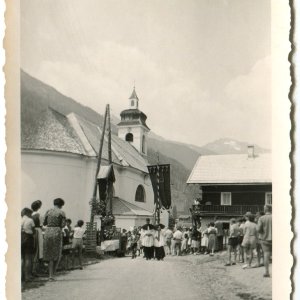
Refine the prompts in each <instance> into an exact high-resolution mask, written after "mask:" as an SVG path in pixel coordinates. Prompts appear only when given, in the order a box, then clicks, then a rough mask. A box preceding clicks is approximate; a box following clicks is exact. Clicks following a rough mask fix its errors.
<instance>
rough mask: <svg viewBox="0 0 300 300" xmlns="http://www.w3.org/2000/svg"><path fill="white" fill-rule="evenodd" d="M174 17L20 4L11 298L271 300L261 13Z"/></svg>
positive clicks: (122, 7) (179, 13)
mask: <svg viewBox="0 0 300 300" xmlns="http://www.w3.org/2000/svg"><path fill="white" fill-rule="evenodd" d="M171 2H172V3H171ZM171 2H170V1H148V2H147V3H146V2H143V1H142V2H140V1H135V0H125V1H117V2H115V1H107V0H101V1H95V0H91V1H88V2H82V1H78V0H74V1H73V2H68V1H67V2H66V1H61V0H56V1H49V0H46V1H42V2H39V1H38V2H36V1H32V0H29V1H27V2H26V4H24V3H21V14H20V17H21V19H20V21H21V26H20V28H21V33H22V35H21V36H22V38H21V43H20V44H21V47H20V50H21V53H20V54H21V59H20V61H21V64H20V66H19V69H18V72H17V74H18V78H19V79H18V84H19V85H18V87H17V90H18V92H19V104H18V105H19V106H18V107H19V112H20V118H19V122H20V124H19V123H17V125H18V126H19V128H18V130H19V131H20V135H19V136H17V138H16V139H17V140H18V141H17V142H18V143H16V145H18V155H19V156H20V157H19V160H15V162H16V163H18V162H20V163H19V169H20V170H19V176H18V184H19V185H20V189H19V191H20V192H19V194H18V195H16V196H15V197H13V198H10V199H12V200H10V199H9V200H8V201H7V203H8V204H9V205H12V204H13V203H14V202H13V201H18V205H16V206H13V207H14V214H15V215H14V216H15V220H17V221H15V223H17V229H16V232H17V235H18V238H17V241H18V245H17V247H15V248H10V249H15V250H16V252H17V254H16V255H14V257H16V258H17V259H19V261H20V264H19V265H18V267H16V268H15V270H14V271H15V274H14V276H16V274H17V280H18V282H17V283H16V284H17V287H18V288H16V289H15V292H18V293H19V294H18V296H15V297H12V298H15V299H17V298H18V297H19V298H20V297H21V298H22V299H23V300H27V299H28V300H29V299H30V300H38V299H45V300H52V299H53V300H54V299H86V300H90V299H91V300H92V299H95V298H99V297H101V298H105V299H107V300H115V299H120V298H121V299H130V300H140V299H147V300H152V299H157V300H159V299H161V300H181V299H190V300H194V299H202V300H224V299H226V300H227V299H229V300H247V299H253V300H271V299H272V296H274V295H273V294H272V287H273V286H272V280H273V285H274V280H275V276H278V273H276V272H275V270H276V264H278V263H279V260H278V257H277V256H275V254H276V253H277V254H278V252H276V251H275V250H277V248H276V249H275V246H274V245H275V241H276V239H275V238H274V227H276V226H279V225H280V224H281V225H282V223H281V221H282V219H281V218H278V217H277V215H276V219H274V220H275V221H274V222H273V220H272V210H273V212H274V216H275V212H276V211H278V205H279V204H280V203H281V202H282V203H283V202H288V201H287V200H286V199H285V198H283V197H279V196H278V190H279V188H278V182H280V181H278V180H277V181H274V168H275V167H278V168H279V165H280V164H279V163H278V164H276V166H274V161H275V159H274V153H277V152H278V151H279V150H278V149H277V148H275V149H274V145H273V143H272V138H273V135H272V131H271V129H272V122H271V120H272V115H271V112H272V95H271V93H270V87H271V83H272V82H271V79H272V77H271V69H272V68H271V67H272V59H271V50H270V49H271V48H270V43H271V25H270V24H271V23H270V22H271V21H270V4H269V3H268V1H263V2H260V1H256V0H255V1H254V2H253V3H252V2H251V3H252V4H251V5H250V4H249V3H248V2H247V1H244V0H241V1H238V2H230V1H229V2H228V1H219V2H211V1H192V0H187V1H185V2H184V3H183V2H182V1H179V0H174V1H171ZM14 126H15V124H14ZM272 147H273V148H272ZM276 151H277V152H276ZM277 165H278V166H277ZM280 169H282V167H280ZM274 182H276V186H275V185H274ZM12 189H16V187H15V186H12V187H11V186H9V191H10V190H12ZM275 191H276V193H277V194H276V193H275ZM273 198H274V199H273ZM279 198H280V199H279ZM15 208H16V209H15ZM274 218H275V217H274ZM281 225H280V226H281ZM272 227H273V230H272ZM9 239H11V237H10V236H8V240H9ZM8 243H10V240H9V241H8ZM274 249H275V250H274ZM277 251H278V250H277ZM281 259H284V257H281ZM287 259H288V257H287ZM9 272H12V271H11V269H9ZM10 274H11V273H10ZM10 274H9V276H12V275H10ZM9 276H8V278H11V277H9ZM7 282H8V283H9V284H10V285H15V283H14V281H12V279H10V280H7Z"/></svg>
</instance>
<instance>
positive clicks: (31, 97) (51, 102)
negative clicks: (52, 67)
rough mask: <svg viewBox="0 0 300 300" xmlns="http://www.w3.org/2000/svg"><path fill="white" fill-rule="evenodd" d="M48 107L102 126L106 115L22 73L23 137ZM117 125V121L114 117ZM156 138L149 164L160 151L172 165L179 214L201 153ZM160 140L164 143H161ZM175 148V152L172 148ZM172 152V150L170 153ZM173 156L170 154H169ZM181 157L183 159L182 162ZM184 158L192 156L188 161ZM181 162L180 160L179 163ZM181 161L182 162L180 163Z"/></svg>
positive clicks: (34, 127) (153, 161)
mask: <svg viewBox="0 0 300 300" xmlns="http://www.w3.org/2000/svg"><path fill="white" fill-rule="evenodd" d="M47 107H52V108H53V109H55V110H56V111H58V112H60V113H62V114H64V115H67V114H69V113H71V112H75V113H76V114H78V115H80V116H82V117H83V118H85V119H87V120H89V121H91V122H93V123H95V124H97V125H100V126H101V124H103V116H102V115H100V114H98V113H97V112H95V111H94V110H92V109H90V108H89V107H86V106H83V105H81V104H80V103H78V102H76V101H75V100H73V99H72V98H69V97H66V96H64V95H62V94H61V93H59V92H58V91H57V90H55V89H54V88H53V87H51V86H49V85H47V84H44V83H43V82H41V81H39V80H37V79H35V78H33V77H31V76H30V75H28V74H27V73H26V72H24V71H22V70H21V138H22V140H23V138H24V137H26V136H28V134H30V133H32V132H33V131H34V130H36V129H37V124H38V122H39V120H41V119H42V118H43V114H44V113H45V112H46V110H47ZM112 119H113V120H114V122H118V118H116V117H113V118H112ZM112 128H113V133H116V126H115V125H113V124H112ZM153 136H154V138H150V141H149V162H150V163H154V164H155V163H156V152H159V156H160V161H161V162H162V163H170V164H171V178H172V179H171V181H172V186H171V189H172V197H173V203H175V204H176V206H177V208H178V210H179V211H183V210H186V209H187V204H185V203H188V201H189V200H190V199H192V195H190V194H187V193H185V192H184V190H185V189H186V185H185V182H186V180H187V178H188V176H189V173H190V171H191V168H192V166H193V164H194V162H195V161H196V159H197V157H198V156H199V153H197V152H196V151H193V150H190V149H189V148H188V147H186V151H185V146H184V145H181V146H180V147H179V149H178V150H177V149H176V148H177V146H176V147H174V143H173V142H168V141H167V140H165V139H163V138H157V137H158V136H156V135H155V134H153ZM159 139H161V144H160V142H159ZM173 148H175V150H174V149H173ZM171 150H172V151H171ZM169 154H170V155H169ZM181 157H182V159H181ZM185 157H189V158H188V159H186V158H185ZM176 158H177V159H178V161H177V160H176ZM179 161H180V162H179Z"/></svg>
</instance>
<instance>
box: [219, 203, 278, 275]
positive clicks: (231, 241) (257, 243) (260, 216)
mask: <svg viewBox="0 0 300 300" xmlns="http://www.w3.org/2000/svg"><path fill="white" fill-rule="evenodd" d="M254 251H256V256H257V262H256V264H254V265H253V264H252V263H253V254H254ZM232 253H233V261H232V259H231V254H232ZM237 253H238V260H239V262H241V263H245V264H244V265H243V268H244V269H248V268H251V267H260V266H264V267H265V273H264V275H263V276H264V277H270V272H269V264H270V257H271V255H272V207H271V205H265V208H264V212H258V213H257V214H256V215H254V214H252V213H251V212H247V213H246V214H245V216H244V217H243V218H241V219H239V220H238V221H236V220H235V219H231V220H230V227H229V235H228V262H227V263H226V264H225V266H231V265H236V262H237Z"/></svg>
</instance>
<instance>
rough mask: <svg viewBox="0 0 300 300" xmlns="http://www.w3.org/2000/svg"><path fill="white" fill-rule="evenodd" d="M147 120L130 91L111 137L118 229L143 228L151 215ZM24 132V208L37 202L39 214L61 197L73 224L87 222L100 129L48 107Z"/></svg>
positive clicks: (105, 161)
mask: <svg viewBox="0 0 300 300" xmlns="http://www.w3.org/2000/svg"><path fill="white" fill-rule="evenodd" d="M22 96H23V95H22V93H21V98H22ZM146 119H147V116H146V115H145V114H144V113H143V112H142V111H140V110H139V98H138V96H137V94H136V91H135V88H134V89H133V92H132V95H131V96H130V98H129V107H128V108H127V109H125V110H123V111H122V112H121V122H120V123H119V124H118V125H117V130H118V135H114V134H113V135H112V145H111V150H112V163H113V168H114V175H115V183H114V186H113V203H112V209H113V214H114V216H115V220H116V226H117V227H119V228H125V229H129V228H130V227H132V226H140V225H143V224H144V223H145V219H146V218H148V217H150V218H152V217H153V213H154V195H153V189H152V185H151V181H150V177H149V173H148V169H147V165H148V162H147V135H148V132H149V131H150V129H149V128H148V126H147V124H146ZM21 126H26V124H21ZM24 132H25V134H22V139H21V169H22V174H21V176H22V178H21V182H22V193H21V194H22V207H30V204H31V203H32V202H33V201H34V200H37V199H39V200H41V201H42V203H43V206H42V210H41V214H43V213H45V212H46V210H47V209H49V208H51V207H52V206H53V199H55V198H57V197H60V198H63V199H64V200H65V206H64V207H63V210H64V211H65V213H66V216H67V217H68V218H70V219H71V220H72V222H73V224H75V223H76V222H77V220H79V219H82V220H84V221H89V219H90V210H91V209H90V201H91V198H92V193H93V186H94V178H95V172H96V165H97V153H98V151H99V145H100V140H101V132H102V128H100V127H99V124H94V123H92V122H90V121H88V120H86V119H84V118H82V117H81V116H79V115H78V114H76V113H73V112H72V113H68V114H66V115H65V114H63V113H62V112H59V111H57V110H54V109H52V108H50V107H49V108H48V109H47V110H46V111H45V113H44V114H43V116H41V118H40V122H39V123H38V125H37V126H36V128H35V130H33V131H30V132H28V131H24ZM106 165H108V140H107V138H105V140H104V144H103V152H102V162H101V166H106ZM100 171H101V168H100Z"/></svg>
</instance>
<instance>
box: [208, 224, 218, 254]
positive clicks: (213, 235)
mask: <svg viewBox="0 0 300 300" xmlns="http://www.w3.org/2000/svg"><path fill="white" fill-rule="evenodd" d="M207 233H208V251H209V255H210V256H213V255H214V252H215V249H216V239H217V233H218V230H217V228H216V227H215V223H214V222H211V223H210V224H209V227H208V229H207Z"/></svg>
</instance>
